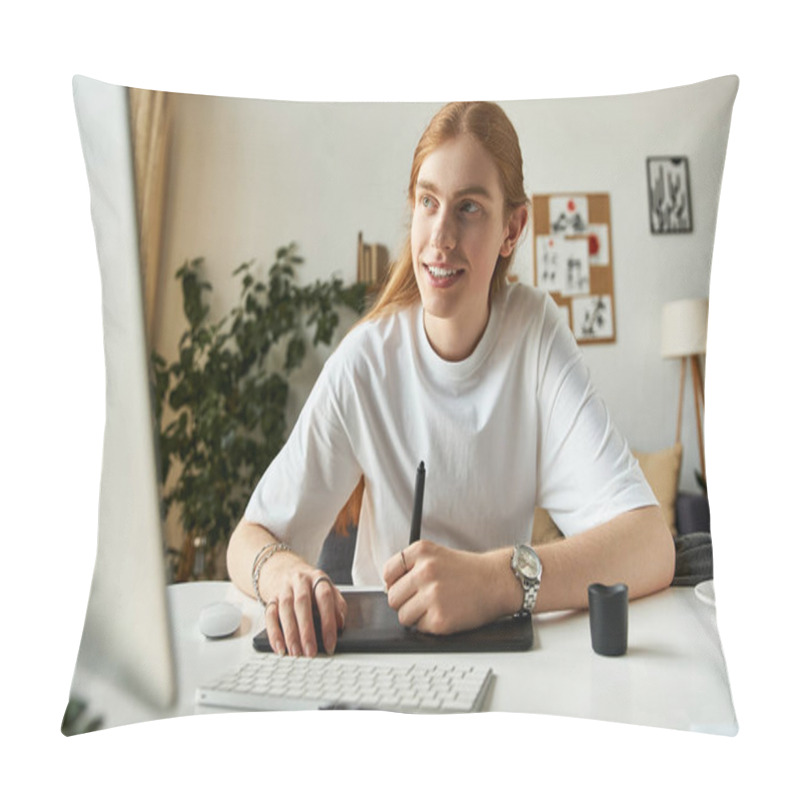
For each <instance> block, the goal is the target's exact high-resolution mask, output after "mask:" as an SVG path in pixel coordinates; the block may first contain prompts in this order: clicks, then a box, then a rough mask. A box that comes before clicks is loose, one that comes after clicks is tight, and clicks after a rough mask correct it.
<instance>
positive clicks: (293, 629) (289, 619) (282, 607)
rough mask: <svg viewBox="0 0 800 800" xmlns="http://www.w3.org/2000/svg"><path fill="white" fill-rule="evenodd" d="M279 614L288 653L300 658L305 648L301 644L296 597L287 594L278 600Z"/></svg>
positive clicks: (289, 593)
mask: <svg viewBox="0 0 800 800" xmlns="http://www.w3.org/2000/svg"><path fill="white" fill-rule="evenodd" d="M278 613H279V616H280V621H281V628H283V638H284V641H285V642H286V651H287V652H288V653H289V655H290V656H300V655H302V654H303V647H302V644H301V642H300V631H299V628H298V625H297V619H296V617H295V612H294V595H293V594H292V592H286V593H285V594H283V595H281V597H280V598H279V600H278Z"/></svg>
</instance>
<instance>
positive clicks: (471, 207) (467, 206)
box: [461, 200, 480, 214]
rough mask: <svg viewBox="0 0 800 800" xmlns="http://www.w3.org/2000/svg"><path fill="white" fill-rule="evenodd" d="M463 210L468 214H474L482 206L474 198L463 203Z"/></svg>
mask: <svg viewBox="0 0 800 800" xmlns="http://www.w3.org/2000/svg"><path fill="white" fill-rule="evenodd" d="M461 210H462V211H464V212H465V213H467V214H474V213H475V212H476V211H479V210H480V206H479V205H478V204H477V203H475V202H474V201H472V200H466V201H465V202H464V203H463V204H462V205H461Z"/></svg>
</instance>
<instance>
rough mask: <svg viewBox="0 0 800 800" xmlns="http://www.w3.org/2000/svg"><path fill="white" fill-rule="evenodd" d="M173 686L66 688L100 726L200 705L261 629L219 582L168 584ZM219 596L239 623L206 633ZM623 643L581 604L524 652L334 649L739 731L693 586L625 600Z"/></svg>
mask: <svg viewBox="0 0 800 800" xmlns="http://www.w3.org/2000/svg"><path fill="white" fill-rule="evenodd" d="M168 597H169V602H170V609H171V616H172V630H173V637H174V649H175V658H176V666H177V672H178V685H179V693H178V699H177V703H176V705H175V707H174V708H173V709H171V710H170V711H168V712H166V713H164V712H159V711H153V710H151V709H149V708H148V707H147V706H144V705H143V704H141V703H139V702H137V701H136V700H135V699H134V698H130V697H124V696H120V693H119V692H117V691H116V690H115V689H114V688H113V687H111V686H108V685H106V684H105V682H104V681H102V679H98V678H97V676H90V675H85V674H84V675H78V674H77V673H76V679H75V683H74V689H75V690H76V691H78V692H83V693H84V695H85V696H86V697H90V698H91V706H92V708H93V709H95V710H96V712H97V713H101V714H103V716H104V718H105V723H106V727H111V726H113V725H119V724H126V723H129V722H137V721H140V720H146V719H158V718H163V717H166V716H183V715H187V714H193V713H205V712H206V711H209V710H210V709H203V708H198V707H195V704H194V692H195V688H196V686H197V685H198V684H200V683H202V682H204V681H206V680H210V679H212V678H214V677H215V676H216V675H217V674H219V673H222V672H224V671H226V670H227V669H229V668H230V667H232V666H234V665H235V664H236V663H238V662H239V661H242V660H244V659H246V658H247V657H248V656H250V655H251V654H252V653H253V652H254V651H253V648H252V638H253V636H254V635H255V634H256V633H258V632H259V631H260V630H261V629H262V628H263V624H262V622H261V614H262V612H261V608H260V606H259V605H258V603H256V601H254V600H252V599H251V598H249V597H247V596H246V595H244V594H242V593H241V592H240V591H239V590H238V589H236V588H235V587H234V586H233V585H232V584H230V583H226V582H201V583H189V584H180V585H174V586H170V587H169V589H168ZM218 600H226V601H228V602H232V603H235V604H237V605H239V606H240V607H241V608H242V611H243V612H244V616H243V620H242V625H241V627H240V629H239V631H238V632H237V633H236V634H235V635H234V636H233V637H231V638H229V639H223V640H215V641H209V640H207V639H205V638H204V637H203V635H202V634H201V633H200V632H199V630H198V628H197V620H198V617H199V614H200V611H201V610H202V609H203V608H204V607H205V606H206V605H208V604H210V603H212V602H216V601H218ZM628 629H629V631H628V652H627V654H626V655H625V656H621V657H616V658H608V657H603V656H599V655H597V654H596V653H594V651H593V650H592V648H591V641H590V636H589V616H588V612H586V611H581V612H565V613H554V614H540V615H537V616H535V617H534V631H535V643H534V648H533V650H531V651H529V652H525V653H480V654H471V653H447V654H442V655H425V654H409V655H387V656H379V655H373V654H369V655H363V656H362V655H354V654H353V655H351V654H347V655H342V654H340V655H337V656H334V657H336V658H346V659H362V660H368V661H374V660H376V659H387V660H388V659H390V660H392V661H399V662H404V661H430V660H441V661H443V662H447V663H463V662H468V663H475V664H478V665H486V666H489V667H491V669H492V670H493V672H494V673H495V676H496V677H495V680H494V685H493V687H492V689H491V691H490V693H489V696H488V698H487V702H486V704H485V707H484V710H485V711H520V712H531V713H537V714H555V715H559V716H572V717H580V718H588V719H598V720H608V721H615V722H625V723H632V724H639V725H653V726H657V727H664V728H676V729H681V730H698V731H705V732H710V733H722V734H729V735H733V734H734V733H736V730H737V723H736V717H735V714H734V710H733V704H732V701H731V695H730V689H729V684H728V676H727V670H726V668H725V662H724V659H723V655H722V650H721V647H720V642H719V636H718V634H717V626H716V615H715V612H714V609H713V608H712V607H711V606H708V605H706V604H705V603H703V602H701V601H700V600H699V599H698V598H697V597H696V595H695V592H694V590H693V589H688V588H686V589H684V588H681V589H678V588H671V589H667V590H665V591H663V592H660V593H659V594H657V595H653V596H652V597H646V598H642V599H640V600H636V601H634V602H632V603H631V604H630V611H629V623H628Z"/></svg>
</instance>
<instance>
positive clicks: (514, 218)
mask: <svg viewBox="0 0 800 800" xmlns="http://www.w3.org/2000/svg"><path fill="white" fill-rule="evenodd" d="M527 222H528V209H527V206H519V208H515V209H514V210H513V211H512V212H511V216H510V217H509V218H508V222H507V223H506V238H505V239H504V240H503V244H502V245H501V247H500V255H501V256H510V255H511V253H513V252H514V247H515V246H516V244H517V242H518V241H519V237H520V236H522V232H523V231H524V230H525V225H526V224H527Z"/></svg>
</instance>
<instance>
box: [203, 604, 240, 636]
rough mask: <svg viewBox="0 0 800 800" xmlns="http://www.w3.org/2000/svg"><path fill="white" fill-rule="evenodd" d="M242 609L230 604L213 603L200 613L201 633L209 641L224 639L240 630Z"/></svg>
mask: <svg viewBox="0 0 800 800" xmlns="http://www.w3.org/2000/svg"><path fill="white" fill-rule="evenodd" d="M241 621H242V612H241V609H239V608H237V607H236V606H234V605H231V604H230V603H212V604H211V605H210V606H206V607H205V608H204V609H203V610H202V611H201V612H200V619H199V620H198V623H197V624H198V626H199V628H200V633H202V634H203V635H204V636H207V637H208V638H209V639H222V638H224V637H225V636H230V635H231V634H232V633H235V632H236V631H237V630H238V629H239V624H240V623H241Z"/></svg>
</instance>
